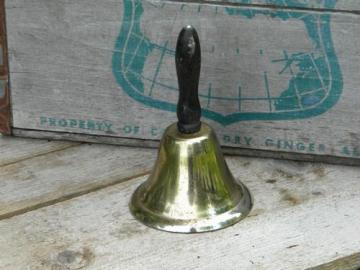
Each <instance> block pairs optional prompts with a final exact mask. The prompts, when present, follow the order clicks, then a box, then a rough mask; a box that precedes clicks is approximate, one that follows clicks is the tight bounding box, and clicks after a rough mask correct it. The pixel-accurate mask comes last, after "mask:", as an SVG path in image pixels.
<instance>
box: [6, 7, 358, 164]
mask: <svg viewBox="0 0 360 270" xmlns="http://www.w3.org/2000/svg"><path fill="white" fill-rule="evenodd" d="M1 2H2V3H3V1H1ZM200 2H201V3H194V2H193V1H192V2H191V3H190V2H186V1H183V2H181V1H176V2H175V1H156V0H73V1H65V0H32V1H28V0H11V1H10V0H8V1H5V13H6V23H7V39H8V54H6V42H5V41H6V39H5V37H6V36H5V34H4V29H3V25H2V26H1V27H2V29H0V30H2V31H1V33H2V35H1V41H2V44H3V47H2V49H3V54H4V57H3V63H2V64H3V67H2V69H1V72H0V75H1V76H2V77H1V78H2V80H3V82H4V83H3V85H4V87H3V88H2V90H1V91H0V94H2V95H0V97H1V96H2V97H3V98H2V99H1V100H0V104H1V105H0V110H1V111H0V112H1V116H0V120H1V121H0V122H1V125H0V126H1V129H2V132H3V133H7V134H9V133H11V134H13V135H15V136H26V137H37V138H51V139H69V140H80V141H90V142H104V143H115V144H126V145H140V146H155V145H156V144H157V143H158V140H159V139H160V138H161V134H162V132H163V130H164V128H165V127H166V126H168V125H169V124H170V123H172V122H174V121H176V115H175V109H176V102H177V95H178V93H177V80H176V76H175V66H174V47H175V43H176V38H177V35H178V33H179V31H180V29H181V28H182V27H183V26H184V25H186V24H192V25H194V26H195V28H196V29H197V30H198V32H199V36H200V39H201V46H202V73H201V79H200V80H201V83H200V88H199V93H200V100H201V104H202V107H203V121H206V122H209V123H210V124H211V125H212V126H213V127H214V128H215V130H216V131H217V133H218V136H219V139H220V141H221V143H222V145H223V146H224V149H225V151H226V152H228V153H235V154H238V153H239V154H244V155H261V156H272V157H283V158H294V159H304V160H321V161H326V162H341V163H348V164H360V143H359V140H360V112H359V111H358V108H359V106H360V94H359V90H360V86H359V84H360V79H359V76H358V71H359V70H360V61H359V60H360V42H359V41H360V27H359V22H360V17H359V10H360V2H359V1H355V0H338V1H336V0H321V1H318V0H307V1H305V0H242V1H206V2H205V1H200ZM3 12H4V10H2V12H1V13H0V15H1V16H2V17H1V18H2V19H3V14H4V13H3ZM7 56H8V59H9V61H8V62H9V70H10V72H9V76H10V90H11V91H10V92H11V103H10V102H9V93H8V88H7V86H6V85H7V72H5V71H7V68H6V63H7V61H5V59H6V58H7ZM4 72H5V73H4ZM10 105H11V109H10ZM10 112H11V115H12V117H11V118H10V114H9V113H10ZM10 119H11V120H10ZM10 127H11V128H10Z"/></svg>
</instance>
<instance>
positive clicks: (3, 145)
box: [0, 135, 79, 168]
mask: <svg viewBox="0 0 360 270" xmlns="http://www.w3.org/2000/svg"><path fill="white" fill-rule="evenodd" d="M76 145H79V144H78V143H71V142H49V141H46V140H37V139H21V138H13V137H8V136H5V137H4V136H1V135H0V168H1V167H2V166H6V165H9V164H13V163H16V162H19V161H22V160H27V159H31V158H34V157H37V156H41V155H46V154H48V153H52V152H56V151H62V150H64V149H68V148H70V147H74V146H76Z"/></svg>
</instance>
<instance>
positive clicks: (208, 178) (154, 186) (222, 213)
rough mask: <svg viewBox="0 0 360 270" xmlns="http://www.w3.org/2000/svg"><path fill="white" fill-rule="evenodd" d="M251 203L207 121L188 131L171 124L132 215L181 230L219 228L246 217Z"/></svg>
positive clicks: (159, 226)
mask: <svg viewBox="0 0 360 270" xmlns="http://www.w3.org/2000/svg"><path fill="white" fill-rule="evenodd" d="M251 207H252V199H251V196H250V193H249V191H248V189H247V188H246V186H245V185H243V184H242V183H240V182H236V181H235V179H234V177H233V176H232V174H231V172H230V170H229V168H228V166H227V164H226V162H225V159H224V157H223V154H222V152H221V149H220V146H219V143H218V140H217V138H216V135H215V133H214V132H213V130H212V129H211V127H210V126H208V125H207V124H205V123H202V124H201V128H200V130H199V131H198V132H196V133H193V134H183V133H180V132H179V131H178V128H177V125H176V124H173V125H171V126H169V127H168V128H167V129H166V131H165V133H164V135H163V138H162V140H161V143H160V149H159V153H158V158H157V161H156V164H155V167H154V169H153V171H152V174H151V175H150V177H149V178H148V180H147V181H146V182H144V183H143V184H142V185H140V186H139V187H138V189H137V190H136V191H135V193H134V194H133V197H132V199H131V202H130V210H131V212H132V214H133V215H134V216H135V217H136V218H137V219H138V220H139V221H141V222H142V223H144V224H145V225H148V226H150V227H153V228H156V229H160V230H165V231H170V232H180V233H192V232H205V231H212V230H218V229H221V228H225V227H227V226H229V225H232V224H234V223H236V222H238V221H239V220H241V219H242V218H244V217H245V216H246V215H247V214H248V213H249V211H250V210H251Z"/></svg>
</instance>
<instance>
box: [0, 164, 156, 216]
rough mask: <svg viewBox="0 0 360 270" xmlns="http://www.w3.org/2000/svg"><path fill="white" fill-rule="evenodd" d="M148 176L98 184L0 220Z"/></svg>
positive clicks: (8, 214) (7, 214)
mask: <svg viewBox="0 0 360 270" xmlns="http://www.w3.org/2000/svg"><path fill="white" fill-rule="evenodd" d="M148 174H150V171H145V172H141V173H138V174H135V175H132V176H128V177H124V178H120V179H117V180H115V181H113V182H110V183H106V184H101V183H99V184H98V185H96V186H94V187H92V188H90V189H87V190H80V191H76V192H73V193H70V194H66V195H64V196H62V197H59V198H54V199H51V200H48V201H45V202H39V203H37V204H34V205H29V206H27V207H24V208H21V209H18V210H15V211H12V212H8V213H5V214H1V215H0V220H4V219H9V218H12V217H15V216H19V215H22V214H25V213H28V212H31V211H35V210H38V209H41V208H45V207H48V206H52V205H54V204H58V203H61V202H64V201H69V200H71V199H74V198H77V197H81V196H84V195H87V194H90V193H94V192H96V191H99V190H102V189H105V188H108V187H112V186H115V185H118V184H123V183H124V182H128V181H130V180H134V179H137V178H139V177H142V176H145V175H148Z"/></svg>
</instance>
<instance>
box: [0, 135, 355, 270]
mask: <svg viewBox="0 0 360 270" xmlns="http://www.w3.org/2000/svg"><path fill="white" fill-rule="evenodd" d="M0 141H1V139H0ZM30 143H31V142H30ZM23 144H24V145H25V141H23ZM23 147H25V146H23ZM153 152H154V151H152V150H149V152H146V151H144V150H143V149H140V150H138V149H135V148H134V149H130V148H124V147H112V146H100V145H92V146H89V145H81V146H76V147H72V148H69V149H66V150H63V151H57V152H54V153H49V154H47V155H43V156H38V157H34V158H29V159H27V160H24V161H20V162H18V163H14V164H12V165H7V166H2V167H0V174H1V177H0V185H1V188H0V190H1V192H0V205H1V206H3V205H4V204H6V205H8V206H10V207H11V205H13V206H12V207H14V205H15V206H17V205H18V203H19V199H20V198H21V196H24V198H30V197H32V199H31V200H30V199H29V200H28V202H29V206H30V208H29V209H28V210H29V211H26V213H24V214H20V213H18V214H16V215H14V216H13V217H11V218H10V217H8V218H4V217H2V219H1V220H0V269H6V270H12V269H14V270H19V269H20V270H22V269H24V270H25V269H26V270H28V269H30V270H35V269H36V270H37V269H57V270H58V269H61V270H65V269H96V270H99V269H105V270H108V269H266V270H268V269H276V270H278V269H305V268H308V267H312V266H316V265H318V264H321V263H325V262H328V261H330V260H334V259H337V258H340V257H343V256H347V255H350V254H352V253H355V252H358V251H359V249H360V247H359V241H358V239H360V230H359V229H358V228H359V225H360V224H359V218H360V215H359V211H358V206H359V203H360V168H356V167H346V166H331V165H323V164H315V163H314V164H311V163H302V162H289V161H275V160H271V159H255V158H243V157H227V161H228V164H229V167H230V169H231V170H232V171H233V173H234V175H235V178H236V179H241V180H242V181H243V182H244V183H246V185H247V186H248V187H249V188H250V190H251V191H252V193H253V196H254V199H255V205H254V209H253V211H252V212H251V214H250V216H249V217H248V218H246V219H245V220H243V221H242V222H240V223H239V224H237V225H235V226H232V227H230V228H228V229H225V230H221V231H217V232H213V233H204V234H194V235H181V234H172V233H165V232H160V231H156V230H153V229H149V228H147V227H145V226H143V225H141V224H139V223H138V222H136V221H135V220H134V219H133V218H132V216H131V215H130V213H129V210H128V201H129V198H130V195H131V193H132V192H133V191H134V189H135V188H136V187H137V186H138V185H139V184H140V183H141V182H142V181H144V180H145V179H146V176H143V177H140V178H137V179H135V180H129V181H126V182H122V183H119V184H116V185H115V182H112V181H113V180H114V179H120V178H121V177H128V178H131V177H130V175H132V174H133V176H135V177H136V174H138V173H139V172H142V173H143V172H144V170H145V171H146V170H148V168H149V167H148V164H149V163H152V160H153ZM129 153H130V154H129ZM131 153H133V154H131ZM14 165H17V167H16V168H15V167H12V166H14ZM11 168H13V169H12V170H10V169H11ZM109 179H112V180H109ZM95 182H96V184H95V186H96V185H98V186H97V187H98V188H95V189H94V183H95ZM102 184H104V185H103V186H101V185H102ZM79 187H81V188H80V189H81V190H83V193H81V192H80V193H77V194H74V196H70V197H67V195H66V194H69V192H76V191H78V190H79ZM3 190H6V193H4V192H3ZM40 194H43V196H40ZM52 196H54V197H52ZM44 197H45V198H46V200H51V198H54V199H57V201H54V202H50V203H49V204H52V203H54V204H53V205H40V206H39V207H35V208H34V209H31V207H33V202H34V201H39V202H41V201H42V198H44Z"/></svg>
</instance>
